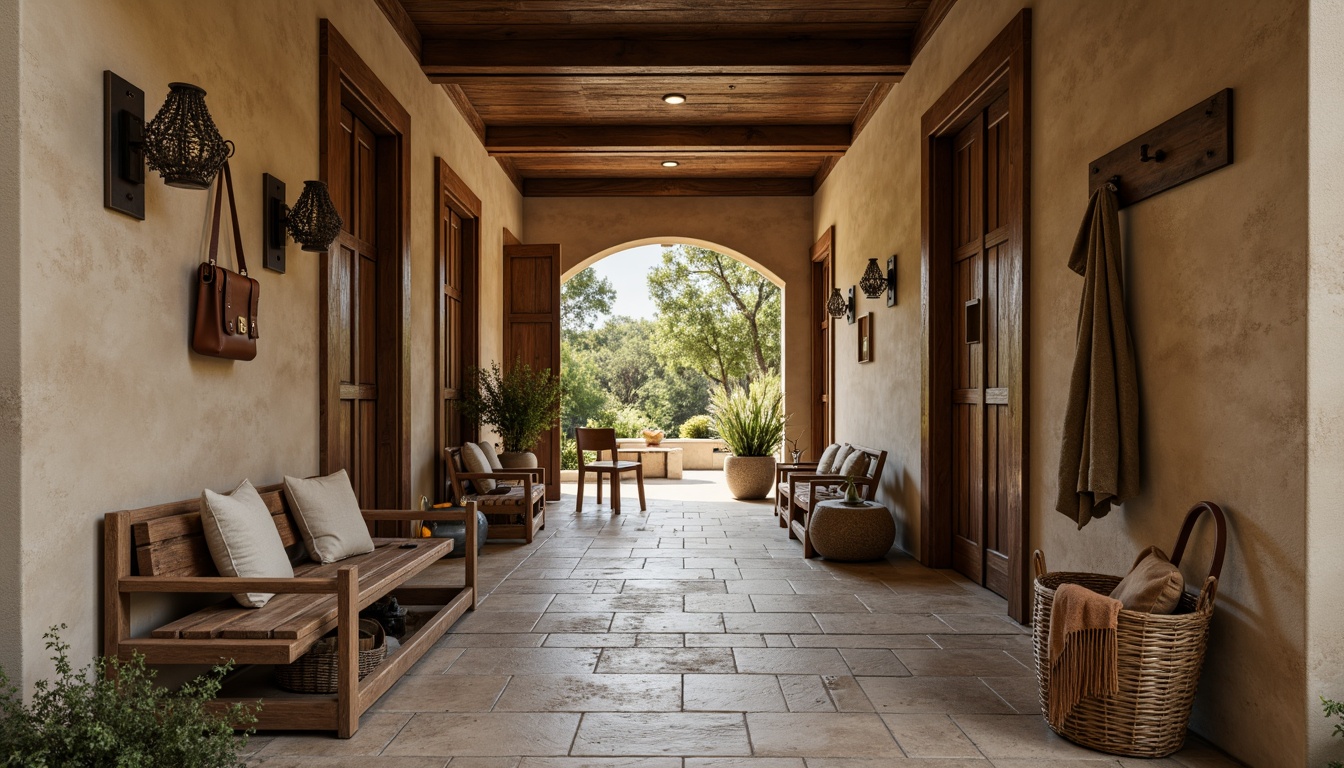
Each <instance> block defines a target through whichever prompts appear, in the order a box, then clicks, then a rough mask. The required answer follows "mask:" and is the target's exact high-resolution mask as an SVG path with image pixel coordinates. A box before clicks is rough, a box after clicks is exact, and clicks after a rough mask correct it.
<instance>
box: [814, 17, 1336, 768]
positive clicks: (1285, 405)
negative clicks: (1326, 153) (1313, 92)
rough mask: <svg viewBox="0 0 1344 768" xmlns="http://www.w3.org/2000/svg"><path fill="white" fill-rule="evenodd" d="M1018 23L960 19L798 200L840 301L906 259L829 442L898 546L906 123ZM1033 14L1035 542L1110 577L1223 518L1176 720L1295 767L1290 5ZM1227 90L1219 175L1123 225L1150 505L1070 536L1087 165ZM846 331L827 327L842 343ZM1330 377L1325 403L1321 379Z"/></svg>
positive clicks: (1301, 267)
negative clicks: (876, 269) (879, 479)
mask: <svg viewBox="0 0 1344 768" xmlns="http://www.w3.org/2000/svg"><path fill="white" fill-rule="evenodd" d="M1022 5H1023V3H1022V2H1020V0H994V1H991V0H983V1H981V2H975V3H966V2H963V3H959V4H957V5H956V6H955V7H954V8H953V10H952V11H951V13H950V14H949V15H948V17H947V20H946V21H945V22H944V23H943V25H942V26H941V27H940V28H939V29H938V32H937V33H936V34H935V36H934V37H933V40H932V42H931V43H930V44H929V46H928V47H927V48H925V49H924V50H923V51H922V52H921V53H920V55H919V58H918V60H917V61H916V62H915V64H914V66H913V67H912V68H911V70H910V72H909V74H908V75H907V76H906V78H905V79H904V81H903V82H902V83H901V84H900V85H899V86H897V88H896V89H895V91H894V92H893V94H892V95H891V97H889V98H888V99H887V101H886V103H885V104H884V105H883V107H882V108H881V109H880V110H879V111H878V113H877V115H876V116H875V117H874V119H873V120H872V122H871V123H870V124H869V126H868V127H867V128H866V130H865V131H864V133H863V135H862V136H860V138H859V139H858V141H857V142H856V144H855V146H854V148H853V149H852V150H851V151H850V153H849V154H848V155H847V156H846V157H845V159H844V160H842V161H841V162H840V164H839V166H838V167H837V169H836V171H835V172H834V173H833V174H832V175H831V177H830V178H829V179H828V180H827V182H826V183H825V185H824V186H823V187H822V189H821V190H820V192H819V194H818V195H817V197H816V199H815V210H816V216H815V219H814V225H813V235H818V234H820V233H821V231H822V230H823V229H824V228H825V227H828V226H831V225H835V227H836V254H837V258H838V262H837V282H838V284H840V285H842V286H843V285H849V284H852V283H853V282H855V281H856V280H857V278H858V276H859V274H860V272H861V269H862V267H863V265H864V263H865V260H866V259H867V258H868V257H874V256H875V257H879V258H882V257H885V256H887V255H889V254H891V253H897V254H899V255H900V263H899V279H900V295H899V299H900V304H899V306H898V307H897V308H895V309H887V308H885V307H884V306H876V307H875V308H874V311H875V312H876V313H877V314H876V321H875V325H876V328H875V329H874V337H875V341H876V345H877V346H876V351H875V357H876V362H874V363H873V364H871V365H864V366H859V365H857V364H856V363H855V362H854V361H852V360H850V359H848V357H847V356H840V358H839V359H838V367H837V372H836V382H837V395H838V397H837V400H838V408H839V410H838V413H837V417H836V423H837V433H838V434H839V436H840V437H842V438H844V439H848V440H854V441H858V442H863V443H867V444H873V445H876V446H880V447H883V448H887V449H888V450H890V451H892V460H891V461H890V463H889V465H888V466H889V467H890V469H889V470H888V472H889V475H888V477H887V479H886V482H885V487H884V495H885V496H886V497H887V498H888V499H890V500H892V501H893V502H894V506H895V507H896V509H897V510H898V511H897V516H898V518H899V519H900V522H901V525H902V535H903V539H902V541H903V542H904V544H905V546H906V547H907V548H909V549H911V550H912V551H913V550H914V549H916V548H917V546H918V544H917V542H918V520H917V516H918V499H919V479H918V478H919V475H920V464H919V462H920V458H919V450H920V400H919V392H920V371H919V364H920V363H919V347H918V344H919V337H920V330H919V328H920V325H919V324H920V304H919V291H920V288H919V285H920V265H919V258H920V204H919V200H920V183H921V181H920V173H921V171H920V150H919V147H920V144H919V141H920V139H919V121H920V117H921V116H922V114H923V113H924V111H925V110H926V109H927V108H928V107H929V106H930V105H931V104H932V102H933V100H934V99H936V98H937V97H938V96H939V95H940V94H941V93H942V92H943V91H944V90H945V89H946V88H947V86H948V85H949V84H950V83H951V82H952V81H953V80H954V79H955V78H956V77H957V76H958V75H959V74H960V73H961V72H962V71H963V70H964V69H965V68H966V66H967V65H968V64H969V63H970V62H971V61H972V60H973V59H974V58H975V56H976V55H977V54H978V53H979V52H980V51H981V50H983V49H984V47H985V46H986V45H987V44H988V43H989V42H990V40H992V39H993V38H994V36H995V35H996V34H997V33H998V32H999V31H1000V30H1001V29H1003V27H1004V26H1005V25H1006V24H1007V23H1008V22H1009V21H1010V20H1011V18H1012V17H1013V15H1014V14H1016V13H1017V12H1018V11H1019V10H1020V8H1021V7H1022ZM1027 5H1029V6H1031V7H1033V9H1034V20H1033V30H1032V36H1033V46H1034V51H1033V69H1032V75H1033V78H1034V82H1033V92H1032V114H1031V130H1032V147H1031V150H1032V155H1031V176H1032V178H1031V184H1032V195H1031V220H1030V226H1031V243H1030V245H1031V262H1030V278H1029V279H1030V286H1029V289H1028V290H1029V294H1028V295H1029V302H1030V310H1029V328H1030V336H1029V345H1030V365H1031V373H1030V387H1031V392H1030V407H1031V414H1030V425H1031V426H1030V431H1029V435H1028V439H1029V443H1030V474H1029V477H1028V478H1027V480H1028V505H1029V509H1030V526H1031V535H1030V538H1031V545H1032V546H1033V547H1040V548H1042V549H1044V551H1045V552H1046V554H1047V556H1048V557H1049V563H1050V565H1051V566H1052V567H1053V568H1055V569H1064V570H1068V569H1086V570H1100V571H1107V572H1112V573H1115V572H1123V571H1124V570H1125V569H1126V568H1127V567H1128V566H1129V564H1130V562H1131V560H1132V558H1133V556H1134V554H1135V552H1136V551H1137V550H1139V549H1140V548H1141V547H1142V546H1145V545H1147V544H1150V543H1156V544H1160V545H1162V546H1164V547H1170V546H1171V543H1172V541H1173V540H1174V538H1175V535H1176V531H1177V527H1178V525H1179V521H1180V517H1181V515H1182V514H1183V513H1184V511H1185V508H1186V507H1188V506H1189V505H1190V504H1191V503H1192V502H1194V501H1196V500H1199V499H1211V500H1214V501H1217V502H1219V503H1221V504H1223V505H1224V507H1225V509H1226V510H1227V512H1228V514H1229V517H1230V523H1231V526H1230V527H1231V532H1230V541H1229V545H1228V558H1227V563H1226V566H1225V567H1224V570H1223V580H1222V585H1221V589H1220V591H1219V602H1218V612H1217V615H1216V618H1215V621H1214V628H1213V637H1212V640H1211V643H1210V646H1209V654H1208V659H1207V662H1206V665H1205V671H1204V677H1203V680H1202V684H1201V688H1200V695H1199V699H1198V703H1197V705H1196V708H1195V714H1194V720H1193V724H1192V725H1193V727H1194V729H1195V730H1196V731H1199V732H1201V733H1203V734H1205V735H1207V736H1209V737H1210V738H1212V739H1213V740H1214V741H1215V742H1217V743H1218V744H1219V745H1221V746H1222V747H1224V748H1225V749H1227V750H1229V751H1230V752H1231V753H1233V754H1234V755H1236V756H1238V757H1239V758H1241V759H1243V760H1245V761H1247V762H1248V763H1249V764H1251V765H1301V764H1303V762H1304V760H1305V758H1306V754H1305V745H1306V724H1305V720H1304V715H1303V708H1304V700H1305V699H1306V698H1307V697H1308V696H1309V694H1311V693H1314V692H1308V691H1306V690H1305V670H1304V667H1303V663H1302V660H1303V658H1304V655H1303V654H1304V627H1305V614H1304V611H1305V597H1304V587H1303V581H1304V577H1305V567H1304V563H1305V555H1306V552H1305V549H1304V537H1305V518H1306V513H1305V510H1306V496H1305V479H1306V478H1305V473H1304V464H1305V461H1306V458H1307V454H1306V445H1307V443H1306V423H1305V421H1306V420H1305V415H1306V413H1307V411H1306V396H1307V291H1306V286H1307V276H1308V270H1307V266H1308V264H1307V236H1306V233H1307V221H1306V210H1307V189H1306V185H1305V182H1304V179H1305V176H1306V172H1307V141H1306V138H1307V137H1306V119H1305V118H1306V112H1307V108H1306V105H1307V90H1306V65H1307V57H1306V42H1307V39H1306V30H1307V19H1306V5H1307V4H1306V3H1305V2H1300V1H1298V2H1278V3H1263V2H1258V0H1238V1H1237V2H1223V1H1221V0H1199V1H1196V0H1190V1H1189V2H1183V3H1170V2H1165V0H1127V1H1126V2H1076V0H1037V1H1036V2H1030V3H1027ZM1227 86H1231V87H1233V88H1234V89H1235V90H1236V96H1235V130H1234V133H1235V140H1236V147H1235V158H1236V162H1235V164H1234V165H1232V166H1231V167H1229V168H1227V169H1224V170H1220V171H1218V172H1216V173H1214V174H1212V175H1209V176H1207V177H1205V178H1202V179H1199V180H1197V181H1194V182H1192V183H1189V184H1187V185H1184V186H1182V187H1180V188H1178V189H1175V190H1172V191H1169V192H1166V193H1165V194H1162V195H1160V196H1158V197H1155V198H1153V199H1151V200H1148V201H1146V202H1143V203H1140V204H1138V205H1135V206H1133V207H1131V208H1128V209H1126V210H1125V211H1124V212H1123V213H1122V214H1121V218H1122V230H1123V234H1124V236H1125V251H1126V277H1127V283H1126V288H1127V291H1128V301H1129V305H1130V317H1131V320H1132V331H1133V334H1134V339H1135V343H1136V345H1137V348H1138V365H1139V370H1140V376H1141V383H1142V397H1143V421H1142V437H1141V439H1142V450H1143V454H1142V455H1143V457H1144V465H1143V472H1144V480H1143V492H1142V494H1141V495H1140V496H1139V497H1138V498H1137V499H1135V500H1134V501H1132V502H1131V503H1129V504H1127V505H1126V506H1125V508H1124V509H1123V510H1119V511H1116V512H1114V513H1113V514H1112V515H1111V516H1110V517H1108V518H1105V519H1102V520H1099V521H1096V522H1094V523H1092V524H1091V525H1090V526H1088V527H1087V528H1085V529H1084V530H1082V531H1077V530H1075V527H1074V525H1073V524H1072V523H1071V521H1069V520H1068V519H1066V518H1065V517H1064V516H1062V515H1060V514H1058V513H1056V512H1055V511H1054V510H1053V506H1054V498H1055V489H1056V488H1055V484H1056V481H1055V471H1056V460H1057V454H1058V447H1059V432H1060V429H1061V424H1062V420H1063V412H1064V405H1065V398H1066V387H1067V381H1068V377H1069V369H1070V366H1071V362H1072V355H1073V351H1074V333H1075V327H1076V326H1075V323H1076V317H1077V310H1078V301H1079V297H1080V293H1081V288H1082V281H1081V278H1079V277H1078V276H1076V275H1075V274H1073V273H1072V272H1070V271H1069V270H1068V269H1067V267H1066V266H1065V262H1066V261H1067V258H1068V252H1069V250H1070V247H1071V245H1072V243H1073V238H1074V235H1075V233H1076V232H1077V228H1078V224H1079V220H1080V218H1081V216H1082V213H1083V209H1084V207H1085V205H1086V202H1087V182H1086V169H1087V164H1088V162H1089V161H1091V160H1093V159H1094V158H1096V157H1098V156H1100V155H1102V154H1104V153H1106V152H1108V151H1110V150H1111V149H1112V148H1114V147H1115V146H1118V145H1119V144H1121V143H1123V142H1125V141H1128V140H1129V139H1131V138H1133V137H1134V136H1137V135H1138V134H1140V133H1142V132H1143V131H1146V130H1147V129H1149V128H1150V127H1152V126H1154V125H1157V124H1159V123H1161V122H1162V121H1164V120H1166V119H1167V118H1168V117H1171V116H1172V115H1174V114H1176V113H1177V112H1180V111H1181V110H1184V109H1185V108H1187V107H1189V106H1190V105H1192V104H1194V103H1196V102H1197V101H1199V100H1200V99H1202V98H1205V97H1207V96H1209V95H1211V94H1213V93H1215V92H1216V91H1218V90H1219V89H1221V88H1224V87H1227ZM1334 93H1335V94H1337V93H1338V91H1334ZM1335 98H1336V99H1337V95H1336V97H1335ZM1335 178H1338V175H1337V174H1336V176H1335ZM1333 244H1334V246H1335V247H1336V250H1337V246H1338V242H1337V241H1334V243H1333ZM1337 266H1338V265H1337V264H1335V265H1333V267H1332V268H1334V269H1337ZM1334 294H1335V295H1334V300H1335V301H1337V300H1338V299H1337V291H1334ZM870 304H871V303H870V302H863V303H862V305H861V307H860V311H867V309H868V307H869V305H870ZM1322 311H1325V310H1322ZM1313 316H1314V315H1313ZM853 333H854V331H853V329H852V328H847V327H845V326H841V330H840V337H839V341H838V342H837V345H838V347H839V348H841V349H844V348H846V346H847V345H848V344H849V340H852V338H853ZM1323 374H1326V375H1327V376H1333V377H1334V379H1335V381H1334V386H1338V372H1337V369H1336V370H1335V371H1330V372H1328V373H1327V372H1325V371H1323ZM879 401H880V402H884V403H887V404H888V405H887V407H886V408H883V409H880V410H878V411H877V413H879V414H880V416H879V418H876V419H874V418H872V414H873V413H874V411H873V410H872V409H870V408H866V407H862V404H865V403H872V402H879ZM1334 468H1335V470H1336V471H1337V468H1338V465H1337V464H1336V465H1335V466H1334ZM1335 537H1336V538H1335V539H1333V540H1335V541H1337V540H1338V539H1337V532H1336V533H1335ZM1206 552H1207V547H1206V546H1201V547H1199V548H1198V549H1196V550H1195V551H1194V552H1192V553H1191V555H1190V556H1189V557H1188V561H1187V562H1188V563H1189V564H1190V567H1189V568H1188V570H1187V576H1188V577H1189V578H1193V579H1200V580H1202V577H1203V574H1202V573H1200V572H1199V569H1200V568H1204V567H1207V566H1206V563H1207V562H1208V560H1207V555H1206ZM1336 552H1337V550H1336ZM1336 560H1337V555H1336ZM1330 567H1331V568H1338V565H1337V563H1332V564H1331V566H1330ZM1331 584H1333V585H1335V586H1337V585H1338V578H1337V574H1336V578H1335V579H1334V580H1333V581H1332V582H1331ZM1323 588H1324V589H1329V588H1330V587H1323Z"/></svg>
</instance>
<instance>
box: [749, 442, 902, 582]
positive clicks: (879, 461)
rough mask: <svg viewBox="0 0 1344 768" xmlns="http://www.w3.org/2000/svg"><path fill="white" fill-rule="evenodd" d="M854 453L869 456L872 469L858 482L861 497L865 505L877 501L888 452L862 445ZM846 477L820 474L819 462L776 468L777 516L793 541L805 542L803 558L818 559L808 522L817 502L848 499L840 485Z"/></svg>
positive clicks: (855, 480)
mask: <svg viewBox="0 0 1344 768" xmlns="http://www.w3.org/2000/svg"><path fill="white" fill-rule="evenodd" d="M853 448H854V450H856V451H862V452H863V453H866V454H868V468H867V471H866V472H865V473H864V474H863V476H862V477H856V478H854V484H855V485H856V486H858V488H859V495H860V497H861V498H863V499H864V500H865V501H874V500H876V499H877V486H878V484H879V483H881V482H882V467H883V466H885V465H886V463H887V452H886V451H875V450H873V449H872V448H864V447H863V446H861V445H855V446H853ZM845 479H846V478H845V476H844V475H842V474H839V473H830V474H818V473H817V462H815V461H809V462H799V463H797V464H780V465H778V466H777V467H776V468H775V514H776V515H778V516H779V527H781V528H788V529H789V538H790V539H798V540H800V541H802V542H803V557H806V558H810V557H813V556H815V554H816V553H815V552H814V551H813V550H812V540H811V537H810V536H809V535H808V529H807V526H808V522H809V521H810V519H811V517H812V510H813V509H815V508H816V505H817V502H819V501H826V500H827V499H839V498H842V497H843V496H844V492H843V491H841V490H840V485H841V484H842V483H844V481H845Z"/></svg>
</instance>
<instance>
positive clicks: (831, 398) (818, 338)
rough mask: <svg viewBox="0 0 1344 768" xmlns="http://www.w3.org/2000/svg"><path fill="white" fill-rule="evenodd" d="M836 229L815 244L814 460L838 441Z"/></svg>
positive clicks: (813, 255)
mask: <svg viewBox="0 0 1344 768" xmlns="http://www.w3.org/2000/svg"><path fill="white" fill-rule="evenodd" d="M834 232H835V228H834V227H831V228H829V229H827V230H826V234H824V235H822V236H821V239H820V240H818V241H817V242H816V244H815V245H813V246H812V302H811V318H812V332H813V333H814V334H815V335H814V337H813V339H812V445H811V449H812V450H811V455H810V456H809V457H808V458H810V459H811V460H812V461H816V460H817V459H819V458H821V452H822V451H823V450H824V449H825V448H826V446H828V445H830V444H831V443H833V442H835V434H834V432H835V332H834V327H833V325H832V323H833V321H834V318H832V317H831V313H829V312H827V311H826V301H827V300H828V299H830V297H831V290H832V289H833V288H834V287H835V276H834V273H833V271H832V258H831V251H832V244H833V243H834Z"/></svg>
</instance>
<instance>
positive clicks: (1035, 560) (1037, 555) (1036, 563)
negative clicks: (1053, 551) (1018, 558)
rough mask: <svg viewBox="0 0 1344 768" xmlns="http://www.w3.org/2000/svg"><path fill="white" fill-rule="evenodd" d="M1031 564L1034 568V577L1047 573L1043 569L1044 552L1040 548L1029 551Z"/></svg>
mask: <svg viewBox="0 0 1344 768" xmlns="http://www.w3.org/2000/svg"><path fill="white" fill-rule="evenodd" d="M1031 564H1032V567H1033V568H1035V569H1036V578H1038V579H1039V578H1041V577H1042V576H1044V575H1045V574H1046V573H1047V571H1046V570H1045V553H1044V552H1042V551H1041V550H1039V549H1038V550H1036V551H1035V552H1032V553H1031Z"/></svg>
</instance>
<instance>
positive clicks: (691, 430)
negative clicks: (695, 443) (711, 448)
mask: <svg viewBox="0 0 1344 768" xmlns="http://www.w3.org/2000/svg"><path fill="white" fill-rule="evenodd" d="M677 434H678V436H680V437H684V438H687V439H691V440H703V439H705V438H707V437H713V436H714V420H713V419H711V418H709V417H708V416H706V415H704V414H701V415H699V416H692V417H691V418H689V419H687V420H685V421H683V422H682V423H681V427H680V428H678V430H677Z"/></svg>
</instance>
